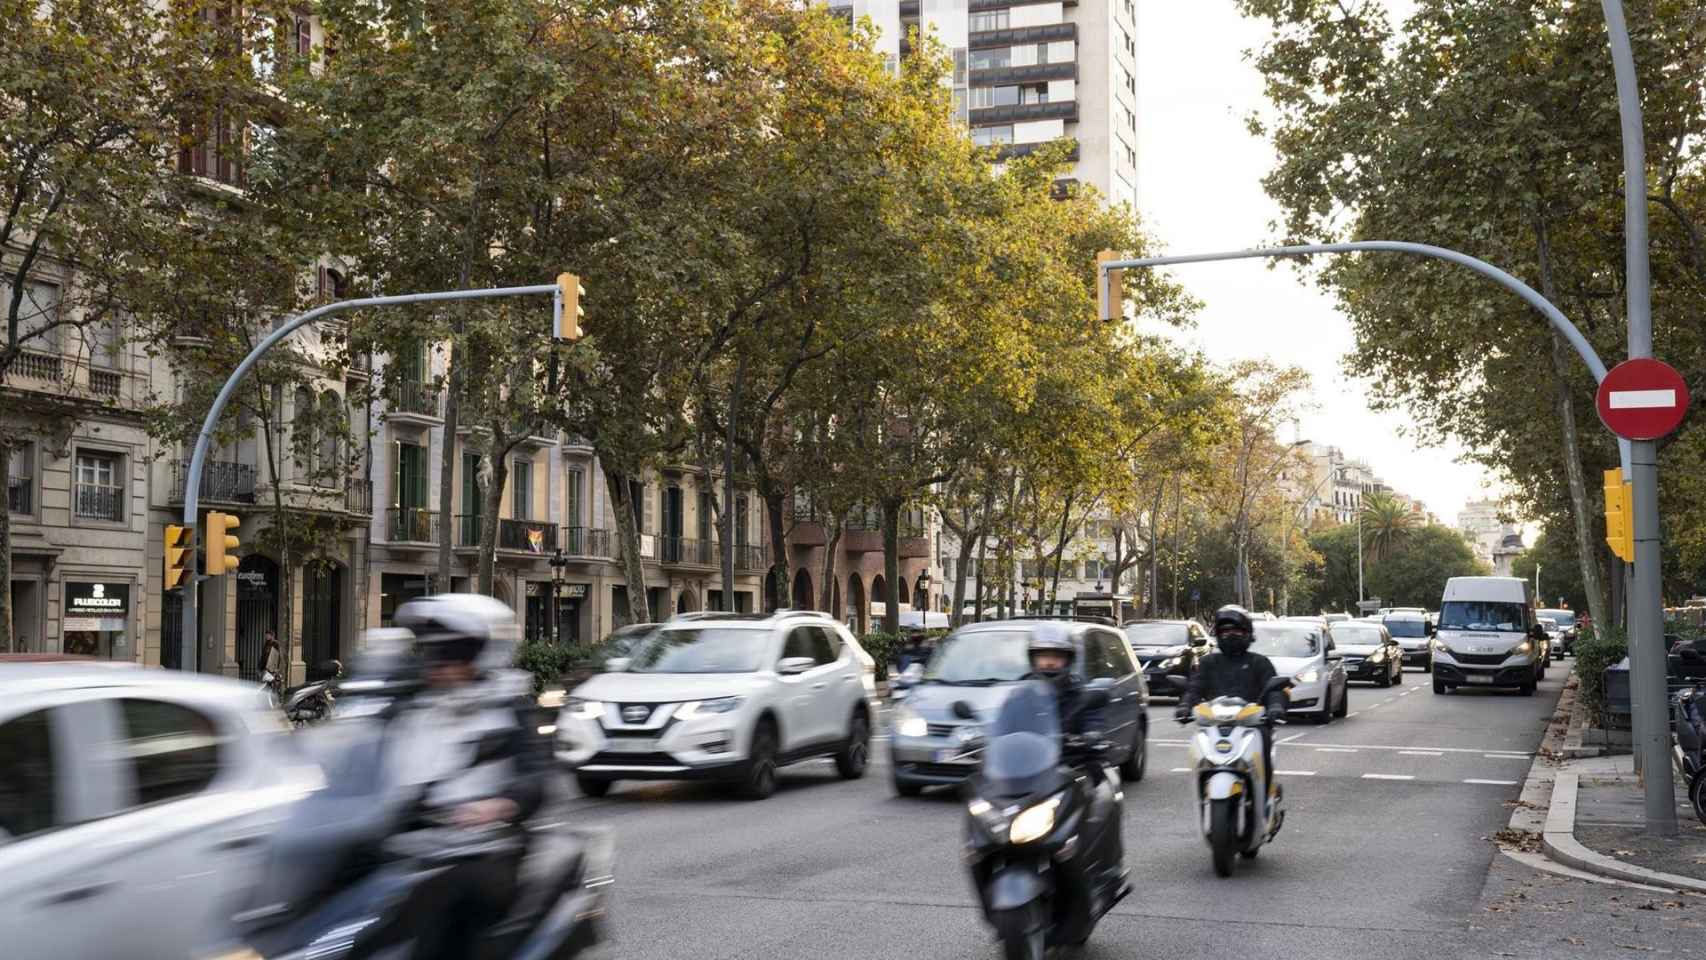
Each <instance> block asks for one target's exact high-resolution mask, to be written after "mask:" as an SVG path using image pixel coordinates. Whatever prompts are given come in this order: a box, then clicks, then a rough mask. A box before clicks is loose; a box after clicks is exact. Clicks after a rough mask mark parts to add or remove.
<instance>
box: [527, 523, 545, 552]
mask: <svg viewBox="0 0 1706 960" xmlns="http://www.w3.org/2000/svg"><path fill="white" fill-rule="evenodd" d="M527 551H528V552H529V553H544V552H545V531H544V530H542V529H541V530H529V531H527Z"/></svg>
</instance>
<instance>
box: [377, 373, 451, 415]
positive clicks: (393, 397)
mask: <svg viewBox="0 0 1706 960" xmlns="http://www.w3.org/2000/svg"><path fill="white" fill-rule="evenodd" d="M441 394H442V391H441V390H440V389H439V386H438V384H436V383H422V382H420V381H418V380H404V381H402V382H401V383H396V384H393V385H392V386H391V388H390V389H389V390H387V391H385V406H386V415H387V416H391V417H412V418H419V419H425V420H434V421H436V420H438V419H440V418H441V417H442V414H441V413H439V405H438V401H439V397H440V395H441Z"/></svg>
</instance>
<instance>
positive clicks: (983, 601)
mask: <svg viewBox="0 0 1706 960" xmlns="http://www.w3.org/2000/svg"><path fill="white" fill-rule="evenodd" d="M984 522H985V524H987V523H988V521H987V520H985V521H984ZM988 563H989V537H988V536H987V535H986V534H981V533H980V534H978V535H977V609H976V610H974V611H972V617H971V620H972V622H973V623H982V622H983V609H984V607H986V606H988V605H989V594H987V593H985V592H984V589H983V568H984V566H985V565H987V564H988Z"/></svg>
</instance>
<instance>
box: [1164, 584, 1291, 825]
mask: <svg viewBox="0 0 1706 960" xmlns="http://www.w3.org/2000/svg"><path fill="white" fill-rule="evenodd" d="M1255 632H1256V631H1255V625H1254V624H1253V623H1252V622H1251V620H1250V614H1249V613H1248V612H1246V611H1245V610H1244V608H1243V607H1240V606H1238V605H1236V604H1227V605H1226V606H1224V607H1221V608H1220V609H1219V610H1217V611H1215V614H1214V637H1215V640H1216V642H1217V644H1218V646H1219V647H1220V650H1219V652H1217V653H1211V654H1209V655H1208V656H1206V657H1204V658H1202V661H1201V662H1200V663H1199V664H1198V665H1197V670H1196V672H1195V673H1193V674H1191V682H1190V684H1189V685H1188V686H1187V687H1186V688H1185V695H1184V696H1183V697H1180V698H1179V706H1178V708H1177V709H1176V710H1175V711H1174V712H1173V714H1174V717H1175V718H1177V719H1178V721H1179V722H1180V723H1185V722H1187V721H1189V720H1190V718H1191V708H1193V707H1195V706H1196V705H1197V704H1198V703H1201V702H1202V701H1204V700H1213V699H1214V698H1215V697H1237V698H1239V699H1240V700H1247V701H1249V702H1251V703H1260V704H1262V705H1263V706H1264V707H1266V708H1267V715H1268V721H1267V722H1266V723H1264V724H1263V725H1262V763H1263V766H1264V767H1265V769H1266V770H1267V771H1268V795H1269V796H1270V797H1274V796H1278V795H1279V784H1278V783H1276V782H1275V781H1276V778H1275V777H1274V773H1273V771H1274V721H1275V720H1276V719H1278V718H1279V717H1281V716H1283V715H1284V714H1285V705H1286V698H1285V692H1284V691H1283V690H1269V689H1268V684H1269V683H1270V682H1271V681H1272V680H1273V679H1274V677H1275V676H1276V673H1275V671H1274V664H1273V661H1271V660H1269V659H1268V658H1267V657H1264V656H1262V655H1261V654H1259V653H1252V652H1250V642H1251V641H1252V640H1253V639H1255Z"/></svg>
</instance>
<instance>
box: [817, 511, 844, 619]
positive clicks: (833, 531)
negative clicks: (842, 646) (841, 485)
mask: <svg viewBox="0 0 1706 960" xmlns="http://www.w3.org/2000/svg"><path fill="white" fill-rule="evenodd" d="M846 526H847V524H846V522H845V521H844V520H843V519H842V518H841V517H837V518H835V522H834V523H833V524H832V525H831V526H830V529H829V536H828V537H826V538H824V544H823V586H822V588H821V590H822V593H823V602H822V603H821V604H819V606H821V607H822V608H823V611H824V612H825V613H827V614H829V615H830V616H832V617H834V618H835V619H837V620H840V619H841V618H842V617H843V616H845V606H844V607H843V609H842V610H837V609H835V578H836V577H838V576H840V574H839V573H838V572H837V571H836V569H835V566H836V565H835V551H836V550H837V549H838V548H840V546H841V531H842V530H844V529H846Z"/></svg>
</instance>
